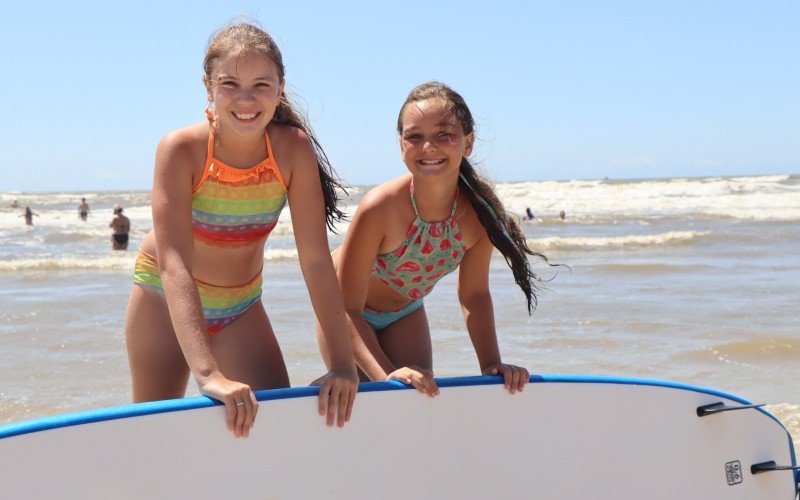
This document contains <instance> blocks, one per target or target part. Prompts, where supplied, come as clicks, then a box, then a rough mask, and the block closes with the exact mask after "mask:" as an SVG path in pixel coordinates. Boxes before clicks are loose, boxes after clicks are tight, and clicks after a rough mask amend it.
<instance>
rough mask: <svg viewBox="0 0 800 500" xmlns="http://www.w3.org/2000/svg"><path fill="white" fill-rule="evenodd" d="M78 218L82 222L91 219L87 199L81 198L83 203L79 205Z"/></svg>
mask: <svg viewBox="0 0 800 500" xmlns="http://www.w3.org/2000/svg"><path fill="white" fill-rule="evenodd" d="M78 217H80V219H81V220H86V219H87V218H88V217H89V204H88V203H86V198H81V202H80V204H78Z"/></svg>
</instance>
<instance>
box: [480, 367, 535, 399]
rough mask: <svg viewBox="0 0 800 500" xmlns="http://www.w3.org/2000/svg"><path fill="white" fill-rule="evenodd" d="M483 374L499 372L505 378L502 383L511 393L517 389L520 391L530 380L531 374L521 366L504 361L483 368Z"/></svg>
mask: <svg viewBox="0 0 800 500" xmlns="http://www.w3.org/2000/svg"><path fill="white" fill-rule="evenodd" d="M483 374H484V375H497V374H500V375H502V376H503V378H504V379H505V380H504V382H503V385H504V386H505V387H506V390H508V392H510V393H511V394H514V393H515V392H517V391H520V392H522V388H523V387H525V384H527V383H528V380H530V378H531V375H530V373H528V370H526V369H525V368H523V367H521V366H514V365H507V364H505V363H495V364H493V365H489V366H487V367H486V368H484V369H483Z"/></svg>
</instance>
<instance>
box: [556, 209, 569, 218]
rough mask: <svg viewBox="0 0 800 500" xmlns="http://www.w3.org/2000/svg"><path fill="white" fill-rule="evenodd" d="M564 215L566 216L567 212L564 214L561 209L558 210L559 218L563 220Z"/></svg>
mask: <svg viewBox="0 0 800 500" xmlns="http://www.w3.org/2000/svg"><path fill="white" fill-rule="evenodd" d="M566 216H567V214H565V213H564V211H563V210H562V211H560V212H558V218H559V219H561V220H564V218H565V217H566Z"/></svg>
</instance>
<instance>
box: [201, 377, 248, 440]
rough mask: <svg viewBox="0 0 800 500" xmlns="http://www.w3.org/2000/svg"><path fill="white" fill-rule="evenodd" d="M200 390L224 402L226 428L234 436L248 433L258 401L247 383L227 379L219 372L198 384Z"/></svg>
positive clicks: (245, 435) (244, 435)
mask: <svg viewBox="0 0 800 500" xmlns="http://www.w3.org/2000/svg"><path fill="white" fill-rule="evenodd" d="M200 392H202V393H203V394H205V395H206V396H208V397H211V398H214V399H216V400H219V401H221V402H223V403H224V404H225V417H226V418H225V419H226V421H227V423H228V430H229V431H231V432H233V434H234V436H236V437H237V438H238V437H247V436H249V435H250V429H251V428H252V427H253V422H255V420H256V413H258V401H256V396H255V394H253V391H251V390H250V386H249V385H247V384H242V383H240V382H235V381H233V380H228V379H227V378H225V377H224V376H222V374H219V375H216V376H213V375H212V376H211V377H209V378H208V379H207V380H206V381H205V383H203V385H202V386H200Z"/></svg>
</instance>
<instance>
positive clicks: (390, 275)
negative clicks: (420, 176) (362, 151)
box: [372, 181, 464, 300]
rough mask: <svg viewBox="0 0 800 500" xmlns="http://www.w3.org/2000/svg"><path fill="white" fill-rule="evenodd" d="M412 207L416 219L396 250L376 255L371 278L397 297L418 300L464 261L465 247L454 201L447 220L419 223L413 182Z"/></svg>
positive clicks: (419, 218)
mask: <svg viewBox="0 0 800 500" xmlns="http://www.w3.org/2000/svg"><path fill="white" fill-rule="evenodd" d="M456 200H458V191H456ZM411 205H412V206H413V207H414V214H416V216H417V217H416V219H414V222H412V223H411V227H410V228H408V232H407V233H406V237H405V239H404V240H403V242H402V243H401V244H400V247H399V248H398V249H397V250H395V251H393V252H389V253H385V254H381V255H378V257H377V258H376V259H375V262H374V263H373V265H372V275H373V276H375V277H376V278H378V279H379V280H381V282H383V283H384V284H385V285H387V286H389V287H390V288H392V289H393V290H394V291H396V292H398V293H399V294H401V295H404V296H406V297H408V298H409V299H412V300H418V299H421V298H422V297H424V296H426V295H428V293H429V292H430V291H431V290H432V289H433V286H434V285H435V284H436V282H437V281H439V280H440V279H442V278H443V277H444V276H446V275H448V274H450V273H451V272H453V271H455V270H456V268H457V267H458V265H459V264H460V263H461V259H462V258H464V243H463V242H462V241H461V229H460V228H459V227H458V220H457V219H456V206H457V202H456V201H454V202H453V210H452V211H451V212H450V217H448V218H446V219H444V220H441V221H435V222H429V221H426V220H422V218H421V217H420V216H419V212H418V211H417V204H416V202H415V201H414V183H413V181H412V183H411Z"/></svg>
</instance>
